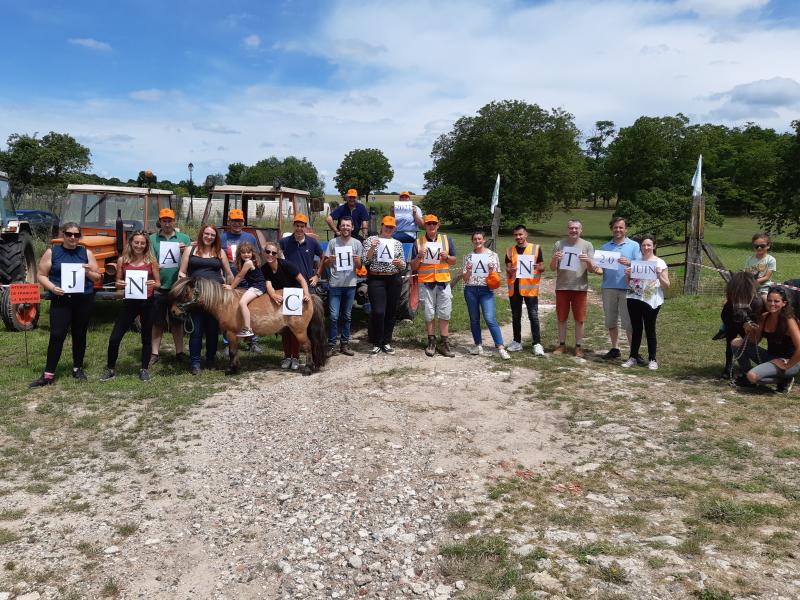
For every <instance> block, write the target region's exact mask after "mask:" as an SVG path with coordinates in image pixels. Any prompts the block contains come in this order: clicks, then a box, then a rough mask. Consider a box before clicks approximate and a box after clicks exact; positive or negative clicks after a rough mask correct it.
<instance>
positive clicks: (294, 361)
mask: <svg viewBox="0 0 800 600" xmlns="http://www.w3.org/2000/svg"><path fill="white" fill-rule="evenodd" d="M291 361H292V363H291V365H292V371H297V369H299V368H300V361H299V360H298V359H296V358H292V359H291Z"/></svg>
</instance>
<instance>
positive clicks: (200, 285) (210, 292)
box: [194, 279, 233, 308]
mask: <svg viewBox="0 0 800 600" xmlns="http://www.w3.org/2000/svg"><path fill="white" fill-rule="evenodd" d="M194 286H195V289H196V290H197V291H198V296H197V303H198V304H201V305H203V306H204V307H206V308H210V307H212V306H216V305H219V304H225V303H226V302H229V301H231V300H232V296H233V290H226V289H225V288H224V287H222V284H220V283H217V282H216V281H212V280H210V279H195V280H194Z"/></svg>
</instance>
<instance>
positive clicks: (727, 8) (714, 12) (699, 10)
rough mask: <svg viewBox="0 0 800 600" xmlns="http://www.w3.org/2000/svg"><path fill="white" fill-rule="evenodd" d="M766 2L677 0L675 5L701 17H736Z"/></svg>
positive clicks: (763, 0)
mask: <svg viewBox="0 0 800 600" xmlns="http://www.w3.org/2000/svg"><path fill="white" fill-rule="evenodd" d="M767 4H769V0H678V2H677V3H676V6H677V7H678V8H679V9H682V10H688V11H690V12H693V13H695V14H698V15H700V16H701V17H736V16H738V15H740V14H742V13H744V12H747V11H751V10H757V9H759V8H764V7H765V6H766V5H767Z"/></svg>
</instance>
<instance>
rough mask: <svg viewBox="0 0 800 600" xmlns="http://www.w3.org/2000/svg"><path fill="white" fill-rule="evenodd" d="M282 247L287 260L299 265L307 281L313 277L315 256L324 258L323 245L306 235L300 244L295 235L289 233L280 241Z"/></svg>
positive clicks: (298, 268) (298, 267)
mask: <svg viewBox="0 0 800 600" xmlns="http://www.w3.org/2000/svg"><path fill="white" fill-rule="evenodd" d="M280 247H281V250H283V257H284V258H285V259H286V261H287V262H289V263H291V264H292V265H294V266H295V267H297V270H298V271H300V273H301V274H302V275H303V277H305V278H306V281H308V280H309V279H311V276H312V275H313V274H314V257H315V256H318V257H319V258H320V259H321V258H322V246H320V245H319V242H318V241H317V240H315V239H314V238H312V237H308V236H306V237H305V238H304V239H303V243H301V244H298V243H297V240H296V239H295V237H294V236H293V235H289V236H286V237H285V238H283V239H282V240H281V241H280Z"/></svg>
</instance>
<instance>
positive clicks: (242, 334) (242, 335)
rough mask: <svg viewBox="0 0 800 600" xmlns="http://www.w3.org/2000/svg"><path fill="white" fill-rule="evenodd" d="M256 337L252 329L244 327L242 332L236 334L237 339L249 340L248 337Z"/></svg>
mask: <svg viewBox="0 0 800 600" xmlns="http://www.w3.org/2000/svg"><path fill="white" fill-rule="evenodd" d="M254 335H255V334H254V333H253V332H252V331H251V330H250V329H248V328H247V327H242V330H241V331H240V332H239V333H237V334H236V337H240V338H248V337H253V336H254Z"/></svg>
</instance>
